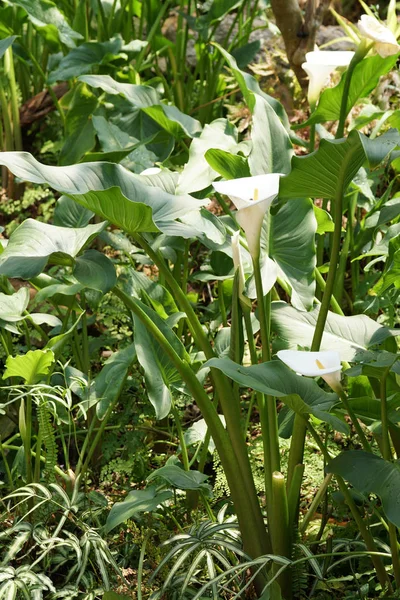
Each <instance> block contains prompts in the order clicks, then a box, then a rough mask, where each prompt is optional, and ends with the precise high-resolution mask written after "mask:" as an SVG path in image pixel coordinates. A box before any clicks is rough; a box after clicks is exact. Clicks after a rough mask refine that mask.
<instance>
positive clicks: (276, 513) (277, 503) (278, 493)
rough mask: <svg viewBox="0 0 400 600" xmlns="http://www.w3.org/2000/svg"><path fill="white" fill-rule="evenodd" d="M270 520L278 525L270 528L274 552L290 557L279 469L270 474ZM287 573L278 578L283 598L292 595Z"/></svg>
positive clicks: (287, 526)
mask: <svg viewBox="0 0 400 600" xmlns="http://www.w3.org/2000/svg"><path fill="white" fill-rule="evenodd" d="M272 522H273V523H279V527H273V528H272V529H271V538H272V547H273V551H274V554H277V555H279V556H286V557H287V558H290V557H291V544H290V535H289V508H288V501H287V495H286V486H285V478H284V476H283V475H282V473H280V472H279V471H274V473H273V474H272ZM278 569H279V567H278V565H274V570H278ZM289 573H290V572H286V573H285V575H283V577H282V576H281V577H279V579H278V581H279V585H280V587H281V590H282V595H283V597H284V598H285V600H289V599H290V598H291V597H292V582H291V577H290V575H289Z"/></svg>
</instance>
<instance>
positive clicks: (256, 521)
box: [113, 287, 269, 557]
mask: <svg viewBox="0 0 400 600" xmlns="http://www.w3.org/2000/svg"><path fill="white" fill-rule="evenodd" d="M113 292H114V294H115V295H116V296H118V298H119V299H120V300H122V302H124V304H125V306H126V307H127V308H129V310H131V311H132V312H133V313H134V314H135V315H136V316H137V317H138V318H139V319H140V320H141V321H142V323H143V325H144V326H145V327H146V328H147V330H148V331H149V333H150V334H151V335H152V336H153V337H154V339H155V340H156V342H157V343H158V344H160V346H161V347H162V348H163V350H164V352H165V353H166V354H167V355H168V357H169V358H170V360H171V361H172V362H173V364H174V366H175V368H176V369H177V371H178V372H179V374H180V376H181V377H182V379H183V381H184V382H185V383H186V385H187V386H188V389H189V390H190V392H191V393H192V395H193V398H194V399H195V400H196V402H197V405H198V407H199V408H200V410H201V412H202V414H203V416H204V419H205V421H206V423H207V425H208V428H209V430H210V433H211V436H212V438H213V440H214V442H215V445H216V447H217V450H218V454H219V456H220V459H221V463H222V465H223V467H224V471H225V474H226V478H227V481H228V484H229V487H230V490H231V493H232V499H233V501H234V504H235V509H236V512H237V516H238V521H239V525H240V530H241V533H242V536H243V543H244V546H245V548H246V551H247V552H248V553H249V554H250V555H251V556H254V557H256V556H260V555H262V554H264V553H265V552H266V551H268V549H269V543H268V538H267V537H266V532H265V527H264V522H263V518H262V514H261V510H259V511H258V513H256V512H255V511H254V508H253V499H252V489H251V488H250V489H248V487H247V482H246V481H244V480H243V479H242V473H241V471H240V467H239V469H238V461H237V456H236V453H235V451H234V448H233V442H232V440H231V439H230V435H229V434H228V432H227V431H226V430H225V429H224V426H223V425H222V423H221V420H220V418H219V416H218V413H217V411H216V407H215V406H214V404H213V403H212V402H211V401H210V399H209V397H208V395H207V394H206V392H205V390H204V388H203V386H202V385H201V383H200V382H199V380H198V379H197V377H196V375H195V373H194V372H193V371H192V369H191V367H190V365H189V364H188V363H187V362H185V361H183V360H182V359H181V358H180V357H179V356H178V354H177V353H176V352H175V350H174V349H173V348H172V347H171V345H170V344H169V343H168V340H167V339H166V338H165V337H164V335H163V333H162V332H161V331H160V330H159V329H158V328H157V326H156V325H155V324H154V323H153V321H152V320H151V319H150V318H149V317H148V315H147V314H146V313H145V312H144V311H143V310H142V309H141V308H140V307H139V306H138V305H137V304H136V302H135V301H134V299H133V298H131V297H129V296H128V295H127V294H125V292H123V291H122V290H120V289H119V288H117V287H115V288H114V289H113ZM232 404H235V403H232ZM239 430H240V423H239ZM241 442H242V443H243V444H244V442H243V439H241ZM253 485H254V484H253ZM256 498H257V496H256Z"/></svg>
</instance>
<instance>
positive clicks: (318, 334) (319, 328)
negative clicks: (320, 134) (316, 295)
mask: <svg viewBox="0 0 400 600" xmlns="http://www.w3.org/2000/svg"><path fill="white" fill-rule="evenodd" d="M353 152H356V150H353ZM345 188H346V180H345V173H341V176H340V181H339V182H338V186H337V191H336V196H335V198H334V199H333V202H334V208H335V229H334V232H333V237H332V248H331V256H330V263H329V272H328V277H327V280H326V286H325V290H324V295H323V297H322V302H321V306H320V309H319V313H318V319H317V323H316V326H315V331H314V337H313V340H312V344H311V351H313V352H317V351H318V350H319V348H320V346H321V341H322V336H323V334H324V329H325V323H326V318H327V316H328V311H329V307H330V304H331V300H332V295H333V288H334V285H335V279H336V270H337V264H338V261H339V256H340V242H341V234H342V214H343V195H344V193H345Z"/></svg>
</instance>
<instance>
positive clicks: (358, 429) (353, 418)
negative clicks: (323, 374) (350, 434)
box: [338, 389, 372, 452]
mask: <svg viewBox="0 0 400 600" xmlns="http://www.w3.org/2000/svg"><path fill="white" fill-rule="evenodd" d="M338 395H339V397H340V399H341V401H342V402H343V406H344V407H345V409H346V411H347V414H348V415H349V417H350V419H351V422H352V423H353V426H354V429H355V430H356V432H357V435H358V437H359V438H360V442H361V445H362V447H363V448H364V450H365V451H366V452H372V448H371V444H370V443H369V441H368V440H367V438H366V437H365V433H364V432H363V430H362V427H361V425H360V422H359V420H358V419H357V415H356V413H355V412H354V410H353V409H352V408H351V404H350V402H349V399H348V398H347V395H346V393H345V391H344V390H343V389H342V390H339V391H338Z"/></svg>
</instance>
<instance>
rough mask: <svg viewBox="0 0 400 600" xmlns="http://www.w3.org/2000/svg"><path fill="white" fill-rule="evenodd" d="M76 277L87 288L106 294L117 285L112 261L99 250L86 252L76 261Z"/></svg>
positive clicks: (74, 272)
mask: <svg viewBox="0 0 400 600" xmlns="http://www.w3.org/2000/svg"><path fill="white" fill-rule="evenodd" d="M73 274H74V277H75V278H76V279H77V280H78V281H79V283H82V284H83V285H84V286H85V287H88V288H89V289H91V290H97V291H98V292H102V294H106V293H107V292H109V291H110V290H111V289H112V288H113V287H114V285H115V284H116V283H117V275H116V273H115V267H114V265H113V263H112V262H111V260H110V259H109V258H107V256H105V255H104V254H102V253H101V252H98V251H97V250H86V252H84V254H82V256H78V258H77V259H76V260H75V267H74V271H73Z"/></svg>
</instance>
